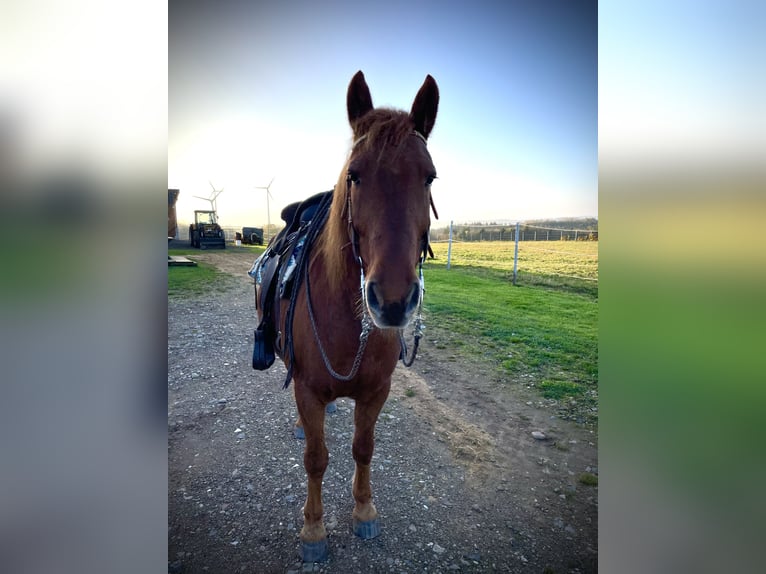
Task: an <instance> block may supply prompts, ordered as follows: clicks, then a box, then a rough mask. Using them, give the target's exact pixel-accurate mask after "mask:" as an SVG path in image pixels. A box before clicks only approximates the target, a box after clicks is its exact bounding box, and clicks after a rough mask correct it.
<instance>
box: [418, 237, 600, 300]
mask: <svg viewBox="0 0 766 574" xmlns="http://www.w3.org/2000/svg"><path fill="white" fill-rule="evenodd" d="M482 230H483V231H484V233H486V235H485V239H479V238H478V237H481V236H482V234H481V231H482ZM500 230H503V233H502V236H503V238H502V239H500V238H499V237H500ZM451 231H452V233H451V234H450V233H449V228H448V233H447V234H446V239H445V238H444V234H434V233H433V231H432V233H431V239H432V246H433V251H434V255H435V260H434V261H433V264H440V263H443V264H444V265H445V266H446V267H447V268H448V269H449V268H452V267H453V266H454V267H461V266H464V267H478V268H483V269H487V270H490V271H491V272H499V273H503V274H505V276H506V277H507V278H508V280H509V281H510V282H512V283H513V284H514V285H543V286H549V287H556V288H562V289H566V290H570V291H577V292H583V293H589V294H591V295H597V293H598V235H597V232H589V231H588V232H586V233H583V231H582V230H573V229H572V230H566V229H557V228H545V227H533V226H526V229H524V227H523V226H522V224H518V226H514V227H513V228H510V227H507V226H506V227H501V226H481V227H479V226H453V228H452V230H451ZM554 231H555V232H557V233H556V237H557V239H551V236H552V235H553V234H552V233H550V234H546V235H545V236H544V237H542V238H541V235H542V232H554ZM490 232H494V233H492V234H490ZM535 232H537V236H536V237H535ZM591 233H593V235H591ZM461 236H462V238H471V237H477V239H475V240H469V239H462V238H461ZM490 237H492V239H490ZM546 237H547V239H546ZM517 238H518V240H517ZM575 238H576V239H575Z"/></svg>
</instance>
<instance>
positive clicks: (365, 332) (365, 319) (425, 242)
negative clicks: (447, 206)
mask: <svg viewBox="0 0 766 574" xmlns="http://www.w3.org/2000/svg"><path fill="white" fill-rule="evenodd" d="M411 135H414V136H417V137H418V138H419V139H420V140H421V141H422V142H423V144H424V145H427V142H426V138H425V137H424V136H423V134H421V133H420V132H417V131H414V130H413V131H412V133H411ZM366 137H367V135H366V134H364V135H362V136H360V137H359V138H357V139H356V140H355V141H354V143H353V145H352V147H351V149H352V150H353V149H354V148H355V147H356V146H357V145H358V144H359V143H360V142H361V141H362V140H364V139H365V138H366ZM352 183H353V179H352V175H351V174H350V173H349V174H348V175H347V177H346V200H345V201H346V204H345V206H344V209H343V213H344V214H345V215H346V218H347V222H348V234H349V240H350V243H351V249H352V253H353V257H354V261H356V263H357V264H358V265H359V290H360V291H361V296H362V300H363V302H364V304H363V305H362V317H361V318H360V321H361V324H362V330H361V332H360V333H359V347H358V348H357V352H356V355H355V356H354V363H353V364H352V366H351V370H350V371H349V372H348V373H347V374H345V375H342V374H340V373H338V372H337V371H336V370H335V369H333V367H332V364H331V363H330V359H329V358H328V356H327V353H326V352H325V350H324V347H323V345H322V341H321V339H320V337H319V330H318V328H317V325H316V320H315V318H314V310H313V305H312V303H311V286H310V279H309V272H308V267H309V266H308V265H306V266H305V267H304V281H305V283H306V306H307V307H308V314H309V319H310V321H311V327H312V330H313V331H314V340H315V341H316V343H317V347H318V348H319V352H320V354H321V355H322V360H323V361H324V364H325V367H326V368H327V371H328V372H329V373H330V375H332V376H333V378H335V379H337V380H339V381H349V380H351V379H353V378H354V377H355V376H356V375H357V373H358V372H359V367H360V365H361V363H362V356H363V355H364V350H365V348H366V347H367V340H368V338H369V336H370V332H371V331H372V330H373V329H374V328H375V327H374V323H373V321H372V317H370V314H369V311H368V310H367V304H366V299H367V293H366V289H365V288H364V287H365V276H364V261H363V260H362V256H361V253H360V251H359V233H358V232H357V230H356V227H355V226H354V219H353V210H352V205H351V184H352ZM429 202H430V205H431V208H432V209H433V212H434V215H435V216H436V218H437V219H438V218H439V215H438V214H437V212H436V207H435V206H434V202H433V196H431V194H430V193H429ZM429 252H430V244H429V230H426V232H425V233H424V234H423V237H422V238H421V250H420V253H419V257H418V282H419V285H420V296H419V298H418V309H417V313H416V315H415V322H414V329H413V337H414V342H413V347H412V353H411V354H410V356H409V358H408V356H407V355H408V352H407V343H406V341H405V339H404V328H402V329H399V343H400V345H401V352H400V355H399V358H400V360H401V361H402V363H403V364H404V366H406V367H410V366H411V365H412V364H413V363H414V362H415V357H416V356H417V352H418V346H419V344H420V339H421V337H422V336H423V330H424V329H425V325H424V322H423V296H424V294H425V280H424V278H423V263H424V262H425V259H426V257H427V255H428V253H429Z"/></svg>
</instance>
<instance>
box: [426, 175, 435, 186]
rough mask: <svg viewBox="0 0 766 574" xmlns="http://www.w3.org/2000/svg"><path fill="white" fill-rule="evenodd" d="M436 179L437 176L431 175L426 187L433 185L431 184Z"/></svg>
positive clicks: (427, 179)
mask: <svg viewBox="0 0 766 574" xmlns="http://www.w3.org/2000/svg"><path fill="white" fill-rule="evenodd" d="M435 179H436V176H435V175H429V176H428V177H427V178H426V186H429V185H431V184H432V183H433V182H434V180H435Z"/></svg>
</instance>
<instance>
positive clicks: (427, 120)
mask: <svg viewBox="0 0 766 574" xmlns="http://www.w3.org/2000/svg"><path fill="white" fill-rule="evenodd" d="M438 108H439V87H438V86H437V85H436V80H434V79H433V78H432V77H431V75H430V74H429V75H427V76H426V81H425V82H423V85H422V86H420V90H418V95H417V96H415V101H414V102H413V103H412V109H411V110H410V118H412V121H413V122H414V124H415V131H417V132H420V133H421V134H422V135H423V137H425V138H427V137H428V134H430V133H431V130H432V129H433V127H434V123H435V122H436V110H437V109H438Z"/></svg>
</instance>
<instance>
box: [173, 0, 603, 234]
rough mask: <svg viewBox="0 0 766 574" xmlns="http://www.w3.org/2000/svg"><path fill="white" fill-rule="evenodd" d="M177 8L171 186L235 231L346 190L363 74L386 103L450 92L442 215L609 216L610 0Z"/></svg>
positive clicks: (443, 112)
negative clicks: (210, 202) (606, 23)
mask: <svg viewBox="0 0 766 574" xmlns="http://www.w3.org/2000/svg"><path fill="white" fill-rule="evenodd" d="M273 4H274V5H270V4H267V3H264V2H258V3H254V2H199V1H197V2H181V1H178V0H171V2H170V3H169V14H168V16H169V51H168V56H169V111H168V117H169V120H168V129H169V133H168V186H169V187H178V188H180V189H181V198H180V199H179V203H178V211H179V219H181V220H187V219H188V218H189V217H190V216H191V213H192V211H193V210H194V209H199V208H203V207H204V206H205V202H204V201H201V200H197V199H194V198H193V196H195V195H199V196H209V195H210V192H211V191H212V188H211V186H210V183H209V182H212V183H213V185H214V186H215V187H216V188H218V189H221V188H223V189H224V190H225V191H224V192H223V193H222V194H221V195H220V197H219V199H218V210H219V215H220V217H221V220H222V223H223V224H224V225H227V226H229V225H230V226H233V227H236V226H241V225H260V224H262V223H265V222H266V203H265V197H264V192H263V191H262V190H257V189H255V188H256V186H263V185H266V184H267V183H268V182H269V181H270V180H271V179H272V178H274V183H273V184H272V186H271V192H272V196H273V198H274V200H273V202H272V204H271V219H272V222H273V221H275V220H276V219H277V218H278V213H279V210H280V209H281V207H282V206H284V205H286V204H287V203H290V202H292V201H297V200H299V199H302V198H304V197H307V196H308V195H311V194H313V193H315V192H317V191H321V190H326V189H330V188H331V187H332V185H333V184H334V183H335V181H336V179H337V176H338V174H339V172H340V170H341V168H342V167H343V163H344V161H345V158H346V155H347V152H348V147H349V143H350V135H351V134H350V128H349V127H348V122H347V118H346V109H345V97H346V89H347V87H348V83H349V81H350V79H351V77H352V76H353V74H354V73H355V72H356V71H357V70H360V69H361V70H362V71H363V72H364V74H365V76H366V78H367V82H368V84H369V86H370V90H371V93H372V97H373V103H374V104H375V105H388V106H394V107H397V108H404V109H407V110H408V109H409V107H410V105H411V104H412V100H413V98H414V96H415V94H416V92H417V90H418V88H419V87H420V85H421V84H422V82H423V80H424V78H425V76H426V74H431V75H432V76H433V77H434V78H435V79H436V81H437V83H438V85H439V89H440V93H441V101H440V106H439V114H438V116H437V121H436V127H435V129H434V131H433V133H432V135H431V138H430V141H429V148H430V151H431V155H432V157H433V159H434V162H435V165H436V168H437V171H438V174H439V179H438V180H437V182H436V183H435V184H434V197H435V201H436V206H437V208H438V209H439V214H440V221H439V222H435V223H434V225H437V226H438V225H439V224H445V225H446V224H447V223H448V222H449V220H451V219H452V220H455V221H456V222H465V221H475V220H481V221H490V220H500V219H509V220H516V219H532V218H541V217H561V216H571V217H576V216H596V215H597V214H598V165H597V161H598V154H597V112H598V107H597V106H598V102H597V95H598V84H597V70H598V61H597V41H598V32H597V9H596V2H595V1H588V2H577V1H571V0H570V1H567V0H556V1H553V0H550V1H536V2H519V1H514V2H506V3H505V4H504V5H503V6H502V7H498V6H497V4H498V3H496V2H486V3H485V2H480V1H479V2H471V3H467V2H466V3H459V2H398V1H393V2H386V3H363V2H344V1H340V2H332V3H329V5H328V6H327V7H322V8H319V7H317V5H316V3H312V2H280V3H273Z"/></svg>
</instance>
